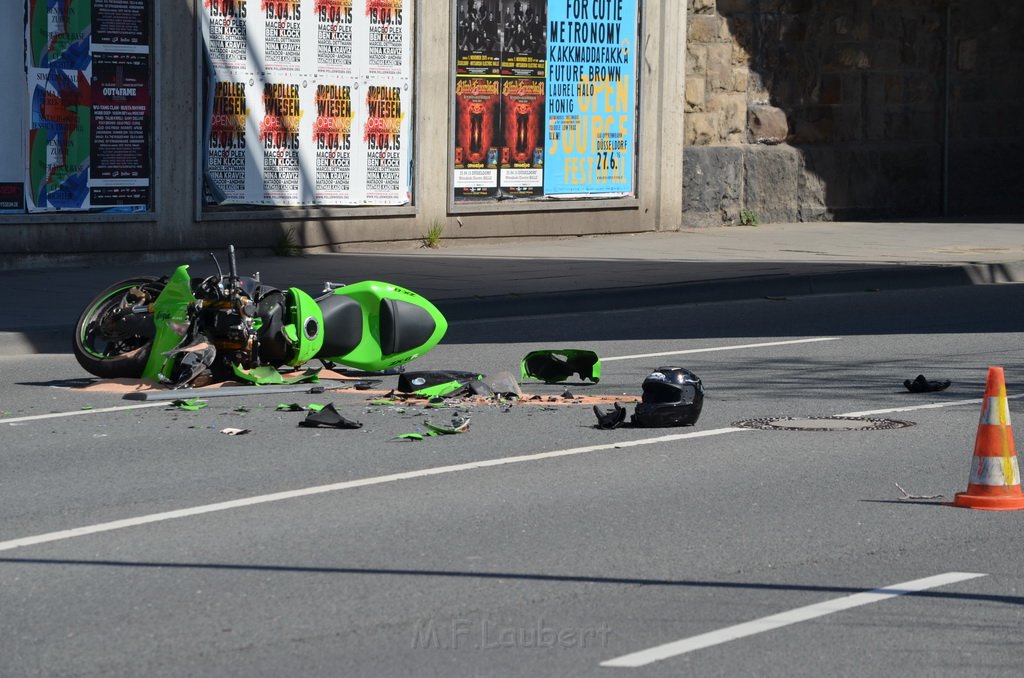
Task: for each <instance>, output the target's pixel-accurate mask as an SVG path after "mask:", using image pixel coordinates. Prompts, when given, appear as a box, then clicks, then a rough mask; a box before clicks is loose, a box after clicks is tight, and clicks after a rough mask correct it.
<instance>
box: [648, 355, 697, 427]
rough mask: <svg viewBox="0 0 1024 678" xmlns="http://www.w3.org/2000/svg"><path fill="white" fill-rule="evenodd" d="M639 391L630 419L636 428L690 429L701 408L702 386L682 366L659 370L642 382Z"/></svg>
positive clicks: (695, 377) (695, 421) (691, 373)
mask: <svg viewBox="0 0 1024 678" xmlns="http://www.w3.org/2000/svg"><path fill="white" fill-rule="evenodd" d="M643 391H644V394H643V398H642V399H641V402H639V403H637V406H636V414H634V415H633V418H632V423H633V424H634V425H636V426H644V427H662V426H692V425H694V424H696V423H697V419H698V418H699V417H700V411H701V408H702V407H703V406H704V384H702V383H701V381H700V377H698V376H697V375H696V374H694V373H693V372H691V371H690V370H687V369H685V368H682V367H659V368H658V369H657V370H655V371H654V372H651V373H650V374H648V375H647V378H646V379H644V383H643Z"/></svg>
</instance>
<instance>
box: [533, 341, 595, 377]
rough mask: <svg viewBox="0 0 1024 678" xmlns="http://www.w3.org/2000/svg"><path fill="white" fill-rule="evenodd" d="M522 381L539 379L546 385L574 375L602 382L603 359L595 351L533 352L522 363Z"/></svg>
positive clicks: (555, 350)
mask: <svg viewBox="0 0 1024 678" xmlns="http://www.w3.org/2000/svg"><path fill="white" fill-rule="evenodd" d="M520 373H521V375H522V376H521V379H523V380H525V379H527V378H531V379H539V380H541V381H543V382H544V383H545V384H555V383H558V382H560V381H566V380H567V379H569V378H570V377H571V376H572V375H574V374H576V375H579V378H580V379H589V380H590V381H592V382H594V383H595V384H596V383H597V382H599V381H601V359H600V358H598V357H597V354H596V353H594V352H593V351H588V350H586V349H577V348H565V349H549V350H541V351H531V352H529V353H527V354H526V356H525V357H524V358H523V360H522V362H521V363H520Z"/></svg>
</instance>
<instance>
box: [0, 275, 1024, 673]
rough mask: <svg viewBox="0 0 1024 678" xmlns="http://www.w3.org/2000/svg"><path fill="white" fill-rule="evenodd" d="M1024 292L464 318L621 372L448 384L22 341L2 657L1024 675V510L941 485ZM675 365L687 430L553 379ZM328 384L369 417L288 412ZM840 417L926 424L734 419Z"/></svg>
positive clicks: (475, 359)
mask: <svg viewBox="0 0 1024 678" xmlns="http://www.w3.org/2000/svg"><path fill="white" fill-rule="evenodd" d="M1021 308H1024V286H1020V285H1000V286H980V287H965V288H956V289H942V290H918V291H912V292H892V293H880V294H870V293H865V294H859V295H843V296H817V297H807V298H792V299H762V300H756V301H749V302H731V303H722V304H698V305H685V304H682V305H679V306H674V307H663V308H659V309H654V310H651V309H644V310H638V311H616V312H607V313H601V314H583V315H573V314H565V315H544V316H542V317H541V316H538V317H534V318H530V317H523V318H515V319H506V320H487V321H479V322H460V323H457V324H455V325H453V327H452V329H451V331H450V333H449V336H448V337H447V338H446V340H445V341H444V342H443V343H442V345H441V346H440V347H438V348H437V349H436V350H435V351H434V352H432V353H431V354H430V355H428V356H427V357H425V358H424V359H422V360H421V361H420V362H419V363H417V364H415V365H414V366H413V367H411V368H410V369H412V368H415V369H464V370H478V371H480V372H482V373H484V374H487V375H494V374H496V373H498V372H500V371H502V370H508V371H512V372H517V371H518V365H519V360H520V358H521V357H522V356H523V355H525V353H526V352H527V351H530V350H533V349H536V348H566V347H576V348H589V349H593V350H596V351H597V352H598V353H599V354H600V355H601V356H602V357H603V359H604V362H603V374H602V379H601V381H600V383H599V384H589V383H587V384H579V383H570V384H567V385H538V384H524V385H523V390H524V391H526V392H527V393H529V394H538V395H541V396H542V399H541V401H539V402H532V403H520V404H512V405H508V404H505V403H502V404H474V405H465V404H463V405H461V406H458V405H457V406H455V407H451V408H437V409H428V408H425V407H424V406H423V405H422V404H421V403H406V404H404V405H401V406H399V405H387V404H373V403H371V402H370V399H371V398H373V397H375V396H373V395H370V394H367V393H365V392H359V391H344V392H342V391H339V392H335V393H328V394H319V395H308V394H303V393H300V394H285V395H255V396H249V397H231V398H211V399H209V400H208V401H207V406H206V407H204V408H203V409H200V410H197V411H185V410H181V409H173V408H170V407H168V405H167V404H166V403H159V402H158V403H152V402H143V403H138V402H130V401H126V400H123V399H121V398H120V396H117V395H111V394H102V393H89V392H82V391H80V390H76V389H74V388H70V387H72V386H75V385H77V384H80V383H81V381H82V380H83V378H85V377H87V376H88V375H86V374H85V373H84V372H83V371H82V370H81V369H80V368H79V367H78V365H77V364H76V363H75V361H74V359H73V357H71V356H70V355H57V356H33V357H27V358H4V359H0V370H2V376H3V379H2V380H0V411H2V417H0V610H2V611H3V613H2V614H0V675H3V676H23V675H40V676H53V675H59V676H100V675H102V676H111V675H113V676H139V675H146V676H165V675H166V676H182V675H197V676H200V675H210V676H213V675H216V676H280V675H303V676H387V677H399V676H605V675H608V676H613V675H614V676H617V675H625V676H633V675H636V676H648V675H658V676H661V675H665V676H678V675H697V676H737V675H763V676H824V675H851V674H857V675H880V674H888V675H909V676H935V675H1017V673H1018V671H1019V666H1020V661H1021V656H1020V638H1019V635H1020V631H1019V630H1020V625H1021V616H1022V612H1024V593H1022V591H1024V565H1022V561H1021V558H1020V556H1019V553H1018V551H1019V548H1020V543H1021V537H1022V534H1024V529H1022V522H1021V520H1022V516H1024V514H1021V513H1018V512H1012V511H1011V512H988V511H977V510H966V509H960V508H953V507H950V506H946V505H944V502H948V501H949V500H950V499H951V498H952V495H953V494H954V493H956V492H959V491H963V490H964V489H965V488H966V483H967V479H968V473H969V469H970V463H971V459H972V452H973V446H974V438H975V434H976V432H977V426H978V419H979V412H980V407H981V404H980V401H981V397H982V394H983V392H984V387H985V379H986V374H987V368H988V367H989V366H992V365H995V366H1002V367H1003V368H1004V370H1005V374H1006V382H1007V390H1008V393H1009V409H1010V412H1011V418H1017V419H1020V413H1021V411H1022V406H1024V400H1022V399H1021V396H1022V395H1024V387H1022V382H1024V316H1022V315H1021V313H1020V309H1021ZM671 364H676V365H682V366H685V367H688V368H689V369H691V370H693V371H694V372H696V373H697V374H698V375H699V376H700V377H701V378H702V379H703V381H704V383H705V385H706V387H707V396H706V400H705V406H704V412H703V414H702V416H701V418H700V420H699V422H698V423H697V425H696V426H694V427H686V428H670V429H642V428H629V427H627V428H620V429H616V430H611V431H609V430H600V429H598V428H596V427H595V426H594V424H595V423H596V418H595V416H594V413H593V412H592V410H591V408H590V406H589V405H585V406H584V405H572V404H563V402H561V400H562V399H561V395H562V393H563V392H564V391H565V390H566V389H568V390H569V391H571V392H572V393H573V394H574V395H582V394H601V395H610V396H619V397H624V396H629V395H637V394H638V393H639V386H640V383H641V381H642V379H643V377H644V376H645V375H646V374H647V373H648V372H650V371H651V370H653V369H655V368H657V367H658V366H661V365H671ZM918 374H924V375H926V376H927V377H928V378H933V379H939V378H945V379H950V380H952V386H951V387H950V388H949V389H947V390H945V391H942V392H938V393H930V394H911V393H909V392H907V391H906V389H904V388H903V385H902V384H903V381H904V380H905V379H913V378H914V377H916V376H917V375H918ZM389 380H390V381H389ZM393 381H394V377H389V378H386V379H385V382H384V383H382V384H381V388H385V389H386V388H390V387H391V386H393V385H394V384H393ZM328 401H330V402H334V403H335V405H336V406H337V408H338V409H339V411H341V412H342V414H344V415H345V416H347V417H349V418H351V419H356V420H359V421H360V422H362V423H363V427H362V428H360V429H358V430H334V429H307V428H301V427H299V426H298V422H299V421H300V420H301V419H302V418H303V417H304V416H305V414H304V413H303V412H288V411H281V410H278V409H276V408H277V406H278V405H279V404H290V403H293V402H294V403H297V404H301V405H305V404H308V403H314V402H315V403H325V402H328ZM629 410H630V411H632V406H629ZM454 415H460V416H468V417H469V418H470V421H471V423H470V428H469V430H468V431H467V432H465V433H462V434H458V435H449V436H438V437H428V438H426V439H424V440H422V441H419V442H410V441H402V440H398V439H396V436H398V435H401V434H403V433H409V432H422V431H424V430H425V428H424V422H425V421H427V420H429V421H431V422H433V423H439V424H444V423H446V422H447V421H448V420H450V419H451V417H452V416H454ZM834 415H848V416H859V417H864V418H869V419H879V420H887V421H889V420H891V421H895V422H904V423H907V424H910V425H908V426H903V427H899V428H887V429H878V430H875V429H861V430H834V429H833V430H825V431H815V430H796V431H788V430H752V429H747V428H742V427H739V426H737V425H736V424H737V422H740V421H741V420H747V419H756V418H780V417H792V418H794V420H796V422H798V423H800V424H801V425H803V426H806V422H808V421H812V420H811V419H810V418H811V417H825V416H834ZM226 428H241V429H248V430H249V433H247V434H245V435H238V436H229V435H226V434H224V433H221V431H222V430H223V429H226ZM1018 439H1019V436H1018ZM897 484H898V485H899V487H897ZM900 488H902V489H900ZM936 495H941V497H939V496H936Z"/></svg>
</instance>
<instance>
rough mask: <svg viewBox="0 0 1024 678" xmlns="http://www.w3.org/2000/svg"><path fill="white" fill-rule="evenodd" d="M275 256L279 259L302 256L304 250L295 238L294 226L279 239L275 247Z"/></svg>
mask: <svg viewBox="0 0 1024 678" xmlns="http://www.w3.org/2000/svg"><path fill="white" fill-rule="evenodd" d="M274 254H276V255H277V256H279V257H297V256H299V255H300V254H302V248H301V247H299V243H298V240H297V239H296V236H295V227H294V226H293V227H291V228H289V229H288V230H287V231H285V232H284V233H282V234H281V237H280V238H278V239H277V244H276V245H274Z"/></svg>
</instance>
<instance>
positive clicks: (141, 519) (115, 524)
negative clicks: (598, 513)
mask: <svg viewBox="0 0 1024 678" xmlns="http://www.w3.org/2000/svg"><path fill="white" fill-rule="evenodd" d="M749 430H750V429H742V428H732V427H730V428H719V429H712V430H709V431H692V432H690V433H677V434H674V435H667V436H658V437H656V438H644V439H641V440H623V441H620V442H617V443H607V444H604V445H588V446H587V447H574V448H570V449H564V450H553V451H550V452H538V453H536V454H524V455H519V456H515V457H501V458H498V459H485V460H483V461H473V462H468V463H465V464H454V465H451V466H435V467H433V468H425V469H420V470H417V471H405V472H403V473H392V474H390V475H384V476H375V477H372V478H361V479H359V480H347V481H344V482H340V483H332V484H330V485H317V486H315V487H306V488H303V489H299V490H289V491H285V492H275V493H273V494H263V495H259V496H256V497H246V498H244V499H234V500H231V501H223V502H218V503H216V504H205V505H203V506H193V507H191V508H183V509H177V510H174V511H164V512H163V513H152V514H149V515H145V516H138V517H135V518H125V519H123V520H114V521H111V522H108V523H97V524H95V525H86V526H85V527H76V528H73V529H70V530H60V531H58V532H47V533H45V534H37V535H35V536H31V537H21V538H19V539H10V540H8V541H0V551H9V550H11V549H16V548H20V547H22V546H32V545H35V544H45V543H47V542H54V541H62V540H64V539H72V538H74V537H81V536H84V535H87V534H97V533H99V532H110V531H113V530H121V529H124V528H127V527H136V526H138V525H147V524H149V523H159V522H163V521H165V520H175V519H177V518H188V517H191V516H198V515H202V514H204V513H214V512H216V511H227V510H230V509H236V508H243V507H246V506H256V505H258V504H269V503H271V502H275V501H283V500H285V499H298V498H300V497H309V496H312V495H315V494H324V493H327V492H338V491H341V490H349V489H352V488H356V487H366V486H369V485H383V484H385V483H393V482H397V481H400V480H412V479H414V478H425V477H427V476H438V475H444V474H448V473H458V472H460V471H473V470H476V469H481V468H491V467H494V466H507V465H509V464H520V463H523V462H528V461H540V460H542V459H554V458H556V457H568V456H572V455H575V454H587V453H589V452H601V451H604V450H616V449H621V448H626V447H638V446H641V445H656V444H658V443H668V442H673V441H676V440H686V439H689V438H706V437H708V436H717V435H722V434H724V433H735V432H739V431H749Z"/></svg>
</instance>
